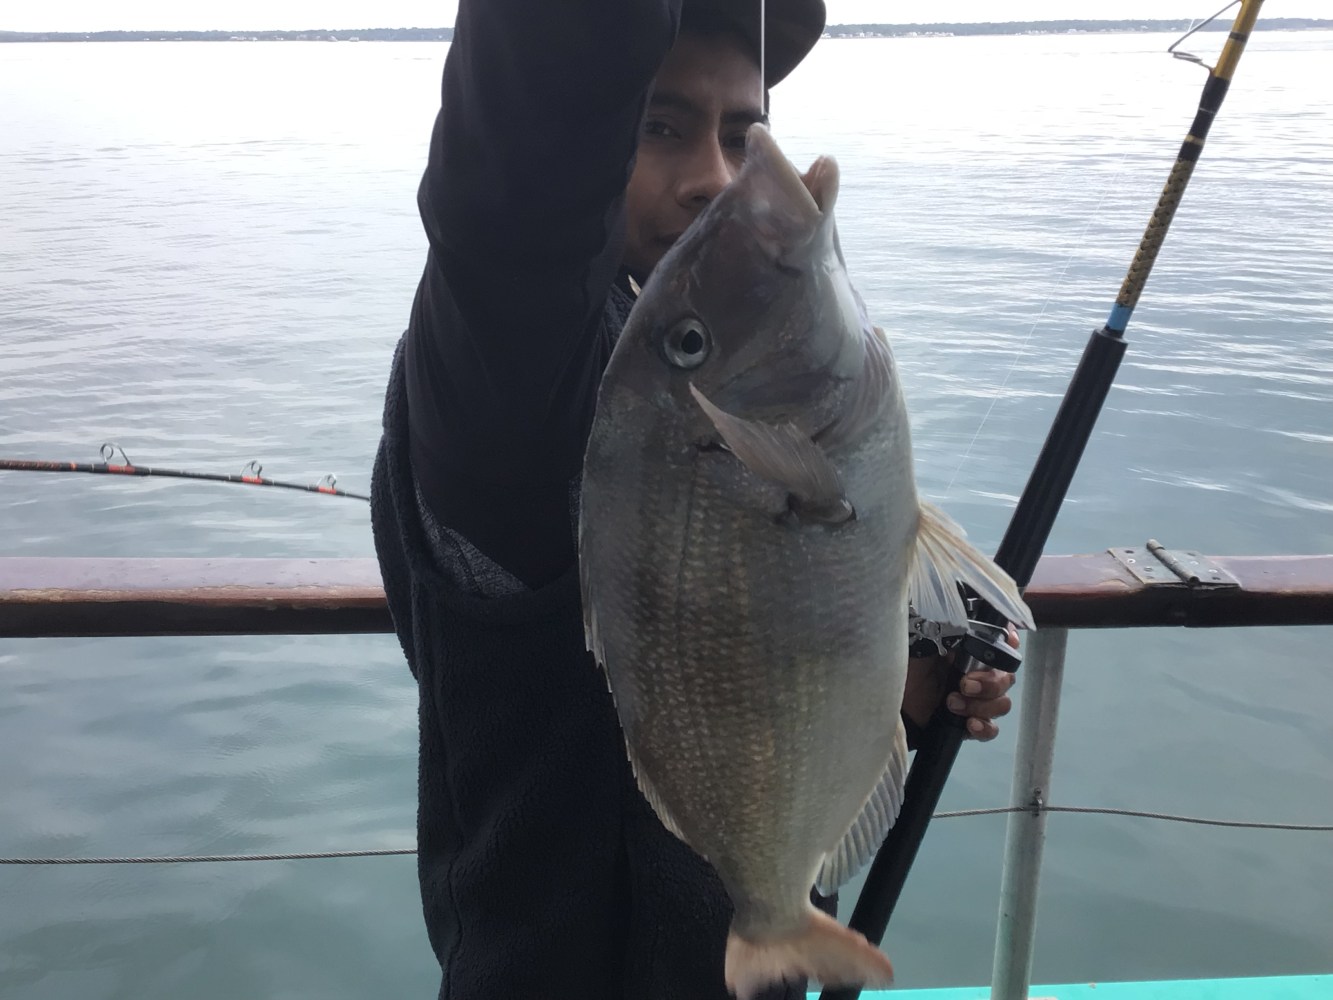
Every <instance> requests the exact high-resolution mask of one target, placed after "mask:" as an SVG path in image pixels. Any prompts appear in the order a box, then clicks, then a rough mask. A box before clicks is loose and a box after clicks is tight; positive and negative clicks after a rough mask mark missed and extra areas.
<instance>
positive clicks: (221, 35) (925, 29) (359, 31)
mask: <svg viewBox="0 0 1333 1000" xmlns="http://www.w3.org/2000/svg"><path fill="white" fill-rule="evenodd" d="M1190 24H1191V22H1189V21H1185V20H1176V21H1143V20H1138V21H989V22H986V23H983V24H950V23H944V22H942V23H939V24H832V25H829V27H828V30H827V32H826V33H827V34H828V35H829V36H830V37H832V38H865V37H870V38H903V37H910V36H915V35H1037V34H1040V35H1059V34H1068V33H1077V32H1103V33H1105V32H1139V31H1182V32H1183V31H1188V30H1189V27H1190ZM1230 27H1231V21H1230V19H1219V20H1217V21H1214V22H1213V23H1212V24H1210V25H1208V27H1207V28H1205V29H1204V30H1205V31H1227V30H1229V29H1230ZM1311 29H1333V20H1325V19H1319V18H1313V17H1275V18H1267V19H1265V20H1262V21H1260V22H1259V30H1260V31H1307V30H1311ZM453 36H454V31H453V29H452V28H346V29H338V30H331V29H329V28H311V29H308V30H306V31H0V42H249V41H256V42H427V41H431V42H433V41H444V42H447V41H450V40H451V39H452V38H453Z"/></svg>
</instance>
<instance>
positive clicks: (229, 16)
mask: <svg viewBox="0 0 1333 1000" xmlns="http://www.w3.org/2000/svg"><path fill="white" fill-rule="evenodd" d="M483 2H484V0H483ZM756 2H758V0H756ZM826 2H827V4H828V12H829V16H828V21H829V23H830V24H858V23H861V24H863V23H875V22H878V23H881V24H911V23H919V22H923V21H953V22H967V21H996V20H1004V21H1042V20H1056V19H1060V18H1079V19H1085V18H1091V19H1107V20H1114V19H1119V18H1191V17H1206V16H1208V15H1209V14H1212V13H1213V12H1214V11H1216V10H1217V8H1218V7H1220V6H1221V3H1219V2H1217V0H1004V2H1001V0H826ZM457 8H458V3H457V0H375V2H374V3H369V2H367V0H228V2H227V3H208V2H196V3H189V4H183V3H181V2H180V0H116V2H115V3H108V2H107V0H44V2H42V3H31V2H29V3H24V2H22V0H6V2H4V3H0V30H9V31H107V30H114V29H129V30H151V29H155V28H157V29H163V30H187V31H190V30H207V29H210V28H222V29H242V28H244V29H255V30H294V29H300V28H407V27H415V28H438V27H446V26H449V25H452V24H453V21H454V12H455V11H456V10H457ZM1330 10H1333V4H1330V3H1329V0H1268V2H1267V3H1265V4H1264V8H1263V16H1264V17H1333V14H1330ZM1230 16H1231V15H1230V13H1228V17H1230Z"/></svg>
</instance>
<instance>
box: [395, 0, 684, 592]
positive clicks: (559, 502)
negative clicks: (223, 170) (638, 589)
mask: <svg viewBox="0 0 1333 1000" xmlns="http://www.w3.org/2000/svg"><path fill="white" fill-rule="evenodd" d="M678 21H679V0H580V2H579V3H575V4H567V3H552V2H550V0H462V3H461V4H460V7H459V13H458V19H457V24H456V27H455V33H454V40H453V42H452V44H451V46H450V50H449V53H448V56H447V58H446V60H445V66H444V81H443V90H442V99H441V107H440V111H439V114H438V116H437V118H436V121H435V128H434V131H433V134H432V136H431V142H430V152H429V160H428V165H427V168H426V172H425V176H424V177H423V179H422V182H421V186H420V190H419V193H418V205H419V208H420V211H421V219H422V223H423V225H424V227H425V230H426V235H427V237H428V240H429V253H428V258H427V264H426V269H425V273H424V274H423V276H422V279H421V284H420V286H419V288H418V291H417V297H416V301H415V302H414V304H413V309H412V314H411V318H410V324H409V332H408V352H407V356H406V359H405V360H406V367H407V384H408V394H409V406H410V411H411V430H412V454H413V464H414V467H415V473H416V475H417V477H418V481H419V482H420V484H421V487H422V492H423V495H424V497H425V499H426V501H427V503H428V504H429V506H430V508H431V510H432V512H433V513H434V514H435V515H436V516H437V518H438V519H439V521H440V522H441V523H443V524H445V525H447V526H448V527H450V528H452V529H454V530H455V531H458V532H460V533H461V534H463V535H464V536H465V537H467V538H468V539H469V540H471V541H472V542H473V543H474V544H476V545H477V546H478V547H479V548H480V549H481V550H482V551H483V552H484V553H485V554H486V555H488V556H490V557H491V558H493V559H495V560H496V561H498V562H499V563H500V564H501V565H502V566H504V567H505V568H506V569H509V570H510V571H511V572H514V573H516V575H518V576H519V577H520V578H521V579H523V580H524V581H525V582H526V583H528V584H529V585H533V586H535V585H540V584H542V583H545V582H548V581H549V580H550V579H553V578H554V577H555V576H557V575H558V574H559V572H560V571H561V570H563V569H564V568H566V567H567V566H568V564H569V562H570V561H571V560H572V558H573V547H572V546H573V542H572V538H570V537H568V536H569V535H570V526H569V488H570V480H571V479H572V478H573V477H575V476H576V475H577V474H578V470H579V465H580V461H581V458H582V448H583V443H584V438H585V436H586V433H587V427H588V424H589V422H590V420H591V413H592V408H593V405H594V403H595V393H596V387H597V382H598V378H599V375H600V368H601V365H602V364H603V363H604V362H605V358H606V353H607V351H608V350H609V344H607V343H606V339H607V338H606V337H605V336H604V335H603V334H604V331H603V329H602V323H601V320H602V311H603V305H604V303H605V300H606V297H607V294H608V291H609V290H610V287H611V283H612V282H613V280H614V279H615V277H616V274H617V271H618V268H619V264H620V257H621V252H622V245H623V230H624V221H623V214H624V192H625V186H626V183H627V181H628V179H629V175H630V171H631V169H632V166H633V160H634V155H635V150H636V148H637V142H638V133H639V127H640V122H641V118H642V114H643V110H644V107H645V104H646V101H647V96H648V89H649V87H650V86H651V83H652V79H653V77H654V75H655V74H656V72H657V69H658V67H659V65H660V64H661V61H662V59H663V57H664V56H665V54H666V52H667V51H668V49H669V48H670V46H671V44H672V42H673V41H674V37H675V31H676V26H677V24H678Z"/></svg>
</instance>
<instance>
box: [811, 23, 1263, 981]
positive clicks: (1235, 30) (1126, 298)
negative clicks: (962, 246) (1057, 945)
mask: <svg viewBox="0 0 1333 1000" xmlns="http://www.w3.org/2000/svg"><path fill="white" fill-rule="evenodd" d="M1237 2H1238V3H1239V4H1240V8H1241V9H1240V12H1239V13H1238V14H1237V15H1236V19H1235V22H1234V23H1233V25H1232V27H1231V34H1230V36H1229V37H1228V38H1227V41H1226V45H1225V47H1224V48H1223V50H1222V56H1221V58H1220V59H1219V60H1218V62H1217V65H1216V66H1214V67H1212V69H1211V70H1209V73H1208V82H1207V83H1206V84H1205V85H1204V89H1203V96H1202V98H1201V99H1200V101H1199V110H1198V113H1197V114H1196V115H1195V118H1194V122H1193V124H1192V125H1191V126H1190V131H1189V135H1188V136H1186V138H1185V141H1184V143H1183V144H1182V145H1181V148H1180V155H1179V156H1178V157H1177V158H1176V162H1175V165H1174V166H1173V167H1172V168H1171V175H1170V177H1169V178H1168V179H1167V182H1166V186H1165V188H1163V190H1162V194H1161V197H1160V198H1159V199H1158V201H1157V207H1156V209H1155V210H1154V211H1153V214H1152V218H1151V219H1150V220H1149V222H1148V227H1147V229H1146V231H1145V232H1144V234H1143V239H1142V241H1141V242H1140V243H1139V248H1138V251H1137V252H1136V253H1135V254H1134V260H1133V262H1132V263H1131V264H1130V266H1129V271H1128V273H1127V274H1126V275H1125V280H1124V283H1123V284H1122V285H1121V287H1120V294H1119V295H1118V296H1117V297H1116V300H1115V306H1114V307H1113V308H1112V309H1111V314H1110V317H1109V318H1108V319H1107V321H1106V324H1105V325H1104V326H1103V327H1102V328H1101V329H1099V330H1096V331H1094V333H1093V334H1092V336H1091V338H1090V339H1089V341H1088V344H1087V347H1086V348H1085V349H1084V351H1083V357H1082V358H1081V359H1080V361H1079V364H1078V368H1077V369H1076V371H1075V372H1074V377H1073V378H1072V379H1071V381H1070V383H1069V388H1068V389H1067V390H1066V391H1065V396H1064V400H1063V402H1062V403H1061V404H1060V409H1059V411H1058V412H1057V413H1056V416H1055V420H1054V421H1053V423H1052V425H1051V430H1050V432H1049V433H1048V435H1047V437H1046V442H1045V444H1044V445H1043V446H1042V450H1041V454H1040V455H1039V456H1038V458H1037V463H1036V465H1035V466H1034V468H1033V470H1032V473H1031V475H1030V476H1029V478H1028V482H1027V485H1026V486H1025V487H1024V489H1023V494H1022V496H1021V497H1020V498H1019V501H1018V505H1017V507H1016V508H1015V509H1014V514H1013V517H1012V518H1011V520H1010V522H1009V528H1008V530H1007V531H1006V532H1005V535H1004V538H1003V540H1002V541H1001V543H1000V547H999V549H998V550H997V552H996V555H995V561H996V563H998V564H999V565H1000V566H1001V567H1002V568H1003V569H1004V570H1005V571H1007V572H1008V573H1009V575H1010V576H1012V577H1013V578H1014V580H1015V582H1017V583H1018V585H1019V586H1020V587H1026V586H1027V584H1028V583H1029V582H1030V581H1031V579H1032V573H1033V571H1034V570H1035V569H1036V568H1037V562H1038V560H1040V558H1041V554H1042V550H1043V549H1044V548H1045V546H1046V540H1047V538H1048V537H1050V533H1051V528H1052V527H1054V525H1055V519H1056V515H1057V514H1058V513H1059V511H1060V507H1061V505H1062V504H1063V503H1064V499H1065V496H1066V494H1067V493H1068V491H1069V485H1070V483H1071V482H1072V481H1073V478H1074V473H1075V472H1076V471H1077V469H1078V464H1079V462H1080V460H1081V459H1082V457H1083V451H1084V448H1085V447H1086V446H1087V443H1088V440H1089V438H1091V436H1092V430H1093V426H1094V425H1095V424H1096V421H1097V416H1098V414H1100V412H1101V409H1102V406H1103V404H1104V403H1105V401H1106V396H1107V394H1108V393H1109V392H1110V390H1111V385H1112V383H1113V382H1114V381H1115V375H1116V371H1117V370H1118V369H1119V367H1120V360H1121V358H1123V357H1124V354H1125V348H1126V346H1127V344H1126V341H1125V339H1124V333H1125V328H1126V327H1127V326H1128V325H1129V320H1130V317H1131V316H1132V315H1133V312H1134V308H1135V306H1137V305H1138V302H1139V297H1140V296H1141V295H1142V294H1143V289H1144V286H1145V285H1146V284H1147V281H1148V276H1149V275H1150V274H1151V273H1152V268H1153V264H1154V263H1155V262H1156V260H1157V255H1158V253H1159V252H1160V251H1161V249H1162V243H1163V241H1164V240H1165V239H1166V233H1167V230H1168V229H1169V228H1170V226H1171V221H1172V219H1174V218H1175V214H1176V209H1177V208H1179V206H1180V200H1181V197H1182V196H1183V195H1184V193H1185V188H1186V186H1187V185H1188V184H1189V181H1190V177H1191V176H1192V175H1193V173H1194V167H1195V164H1197V163H1198V161H1199V155H1200V153H1202V152H1203V146H1204V142H1205V141H1206V140H1207V138H1208V132H1209V130H1210V129H1211V127H1212V124H1213V121H1214V119H1215V118H1216V117H1217V112H1218V110H1219V109H1220V108H1221V106H1222V101H1223V99H1224V98H1225V97H1226V94H1227V90H1228V88H1229V87H1230V85H1231V80H1232V77H1233V76H1234V75H1235V72H1236V66H1237V64H1238V63H1239V62H1240V57H1241V54H1242V53H1243V52H1244V51H1245V44H1246V42H1247V41H1248V40H1249V37H1250V33H1251V32H1252V31H1253V30H1254V25H1255V21H1256V20H1257V19H1258V16H1259V8H1260V7H1262V6H1263V0H1237ZM1233 6H1235V3H1232V4H1228V5H1227V6H1226V7H1224V8H1223V9H1222V10H1221V11H1219V12H1218V13H1217V14H1215V15H1213V17H1212V18H1209V19H1208V21H1205V22H1204V24H1207V23H1209V21H1213V20H1216V19H1217V18H1218V17H1220V16H1221V15H1222V14H1224V13H1226V11H1228V10H1230V9H1231V7H1233ZM1203 26H1204V25H1203V24H1201V25H1199V27H1198V28H1195V29H1194V30H1195V31H1197V30H1199V28H1202V27H1203ZM1192 33H1193V32H1190V34H1192ZM1186 37H1188V35H1187V36H1186ZM1182 40H1183V39H1182ZM1176 45H1179V42H1177V43H1176ZM1175 48H1176V46H1175V45H1173V46H1172V47H1171V50H1172V53H1173V54H1174V55H1177V56H1178V57H1180V58H1187V59H1191V60H1193V61H1196V62H1198V61H1200V60H1198V59H1196V58H1195V57H1192V56H1185V55H1183V54H1182V53H1176V52H1175ZM979 617H980V618H981V619H982V620H983V621H985V622H988V623H989V624H993V625H999V624H1003V622H1002V621H1001V620H1000V618H999V616H997V615H995V614H994V612H993V610H992V609H990V608H985V610H984V612H983V613H982V614H981V615H980V616H979ZM970 665H971V661H970V658H969V657H967V655H966V654H965V653H964V652H963V650H962V649H961V648H960V649H959V651H958V657H957V660H956V661H955V667H956V670H957V677H956V678H955V680H954V684H955V686H956V684H957V681H958V679H960V678H961V676H962V674H963V672H965V671H966V670H967V669H968V668H969V667H970ZM962 721H963V720H961V719H959V718H958V717H956V716H954V715H952V714H951V713H948V712H944V711H941V712H940V713H939V715H938V716H937V717H936V718H935V720H934V721H933V722H932V723H931V725H930V726H929V727H928V728H927V730H926V733H925V736H924V739H923V741H922V745H921V746H920V747H919V749H918V750H917V754H916V759H915V761H913V764H912V769H911V771H910V772H909V774H908V777H907V788H906V794H905V797H904V801H903V808H902V812H901V814H900V815H899V817H898V821H897V823H895V825H894V827H893V829H892V830H890V832H889V836H888V838H887V839H886V840H885V842H884V845H883V847H881V848H880V850H879V853H878V854H877V855H876V857H875V861H874V864H873V865H872V866H871V869H870V872H869V874H868V875H867V877H866V882H865V887H864V888H863V889H862V890H861V895H860V898H859V899H858V900H857V903H856V908H855V910H854V911H853V913H852V918H851V921H850V923H851V926H852V927H853V928H855V929H856V930H859V931H860V932H861V933H863V934H864V935H865V936H866V937H867V938H869V939H870V940H871V941H872V942H874V943H875V944H879V943H880V942H881V941H882V940H883V938H884V931H885V929H886V928H887V927H888V923H889V918H890V917H891V916H892V915H893V909H894V906H895V905H896V904H897V902H898V898H899V896H900V895H901V893H902V889H903V885H904V883H905V882H906V881H907V874H908V871H909V870H910V869H911V867H912V862H913V861H914V860H915V858H916V853H917V849H918V848H919V847H920V846H921V841H922V838H923V837H924V836H925V832H926V827H927V826H928V825H929V823H930V818H931V815H932V814H933V813H934V812H935V809H936V806H937V805H938V803H939V798H940V793H941V792H942V791H943V790H944V783H945V781H946V780H947V779H948V777H949V772H950V770H951V769H952V767H953V764H954V760H955V759H956V758H957V756H958V751H959V748H960V747H961V746H962V741H963V729H962ZM860 993H861V991H860V989H859V988H858V989H825V990H824V992H823V994H822V995H821V1000H855V998H856V997H859V996H860Z"/></svg>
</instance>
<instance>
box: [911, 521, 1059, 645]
mask: <svg viewBox="0 0 1333 1000" xmlns="http://www.w3.org/2000/svg"><path fill="white" fill-rule="evenodd" d="M960 582H961V583H966V584H967V585H968V586H970V587H971V588H972V589H973V590H975V591H976V592H977V595H978V596H979V597H980V598H981V599H982V600H983V601H985V602H986V603H987V604H989V605H990V606H991V607H993V608H994V609H995V610H996V611H998V612H1000V614H1002V615H1005V616H1006V617H1007V618H1008V619H1009V620H1010V621H1011V622H1013V623H1014V624H1015V625H1017V626H1018V627H1019V628H1027V629H1030V628H1035V627H1036V626H1035V624H1034V623H1033V620H1032V612H1031V611H1030V610H1028V606H1027V605H1026V604H1025V603H1023V598H1022V597H1021V596H1020V595H1019V593H1018V587H1017V585H1016V584H1015V583H1014V581H1013V579H1012V578H1011V577H1010V576H1009V574H1008V573H1006V572H1005V571H1004V570H1002V569H1000V567H999V566H997V565H995V563H994V562H993V561H992V560H991V559H990V558H988V557H987V556H985V555H982V554H981V553H980V552H978V551H977V550H976V549H975V548H974V547H973V546H972V544H971V543H970V542H968V541H967V536H966V534H965V533H964V531H963V529H962V528H960V527H959V526H958V525H957V524H956V523H955V522H954V521H953V519H952V518H950V517H949V515H947V514H946V513H944V511H942V510H940V509H939V508H938V507H936V506H935V505H934V504H930V503H927V502H926V501H924V500H923V501H921V520H920V524H919V525H918V527H917V536H916V552H915V553H914V554H913V558H912V568H911V572H910V574H909V576H908V583H907V589H908V600H909V601H910V602H911V605H912V607H913V608H914V609H915V610H916V613H917V614H918V615H920V616H921V617H922V618H924V619H926V620H927V621H932V622H942V623H948V624H951V625H966V624H967V608H966V607H965V606H964V604H963V598H962V595H961V594H959V593H958V586H957V585H958V584H959V583H960Z"/></svg>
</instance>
